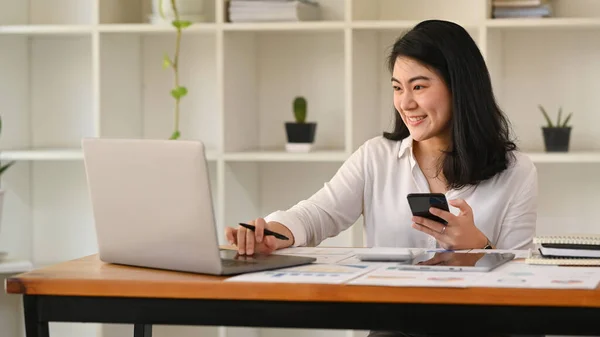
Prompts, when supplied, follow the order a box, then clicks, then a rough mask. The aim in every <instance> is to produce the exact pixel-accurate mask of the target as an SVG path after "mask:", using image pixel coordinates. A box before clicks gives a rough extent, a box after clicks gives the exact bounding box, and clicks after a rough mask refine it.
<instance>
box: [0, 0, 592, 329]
mask: <svg viewBox="0 0 600 337" xmlns="http://www.w3.org/2000/svg"><path fill="white" fill-rule="evenodd" d="M204 1H205V2H206V6H205V7H206V9H207V21H206V22H203V23H199V24H194V25H193V26H192V27H190V28H189V29H187V30H186V31H185V32H184V38H183V44H182V55H181V67H182V70H181V74H182V78H181V82H182V84H184V85H186V86H187V87H188V89H189V95H188V96H187V97H185V98H184V99H183V101H182V124H181V129H182V135H183V138H184V139H201V140H203V141H204V142H205V143H206V146H207V147H208V149H209V152H208V159H209V166H210V172H211V179H212V181H211V183H212V190H213V192H214V195H213V197H214V201H215V209H216V214H217V220H218V227H219V233H220V238H219V239H220V240H221V242H222V243H225V242H224V240H223V235H222V233H223V228H224V226H225V225H234V224H236V223H237V222H239V221H240V220H249V219H252V218H255V217H258V216H263V215H265V214H267V213H269V212H271V211H273V210H276V209H285V208H287V207H289V206H291V205H293V204H294V203H295V202H297V201H299V200H300V199H302V198H306V197H309V196H310V195H311V194H312V193H314V192H315V191H316V190H317V189H318V188H320V187H321V186H323V183H324V182H325V181H327V180H328V179H329V178H331V176H332V175H333V174H334V173H335V172H336V170H337V169H338V168H339V166H340V165H341V163H342V162H343V161H344V160H345V159H346V158H348V156H349V155H350V154H351V153H352V152H353V151H354V150H355V149H356V148H358V146H360V145H361V144H362V142H363V141H365V140H366V139H368V138H371V137H374V136H376V135H380V134H381V133H382V132H383V131H387V130H389V127H390V126H391V123H390V122H391V118H392V101H391V98H392V92H391V87H390V83H389V77H390V75H389V74H388V73H387V70H386V69H385V58H386V56H387V54H386V53H387V52H388V51H389V49H388V48H389V47H390V46H391V44H392V43H393V41H394V40H395V38H396V37H398V36H399V35H400V34H401V33H402V32H403V31H404V30H406V29H408V28H410V27H412V26H414V25H415V24H416V23H418V22H419V21H420V20H423V19H426V18H441V19H449V20H452V21H455V22H458V23H460V24H462V25H463V26H464V27H465V28H466V29H467V30H468V31H469V33H470V34H471V35H472V36H473V38H474V39H475V41H476V42H477V43H478V45H479V46H480V49H481V50H482V52H483V54H484V56H485V58H486V61H487V63H488V66H489V68H490V72H491V74H492V79H493V84H494V89H495V92H496V95H497V98H498V100H499V103H500V105H501V107H502V108H503V109H504V110H505V112H506V113H507V114H508V116H509V117H510V119H511V122H512V124H513V127H514V130H515V132H516V135H517V136H518V139H519V146H520V147H521V149H522V150H523V151H525V152H526V153H527V154H528V155H530V157H531V158H532V159H533V160H534V162H535V163H536V165H537V166H538V170H539V179H540V180H539V182H540V206H539V207H540V210H539V222H538V225H539V227H538V233H540V234H550V233H563V232H568V231H591V232H600V228H599V226H600V225H599V224H597V223H594V222H593V221H590V219H594V218H595V217H596V216H595V214H594V213H593V210H594V209H595V206H596V204H597V202H598V201H600V199H599V198H598V197H597V193H596V191H597V190H598V189H599V188H600V179H598V178H596V176H597V172H598V170H599V169H600V133H598V131H597V125H600V114H598V106H599V105H600V101H599V99H598V92H600V82H598V80H597V79H598V77H599V76H600V63H598V59H600V1H597V0H553V2H554V4H555V17H553V18H544V19H492V18H490V15H489V10H490V1H487V0H453V1H448V0H420V1H415V0H320V1H319V2H320V3H321V4H322V13H323V20H321V21H318V22H299V23H296V22H281V23H229V22H225V21H224V18H225V12H226V5H225V3H224V1H221V0H204ZM567 4H568V6H567ZM0 8H1V10H0V49H1V50H2V53H0V74H2V76H0V102H2V105H1V106H0V114H2V118H3V122H4V128H3V134H2V136H1V138H0V160H1V161H6V160H16V161H17V164H16V165H15V166H13V168H11V169H10V171H8V173H7V174H6V175H5V176H4V177H3V181H2V186H3V188H5V189H6V190H7V195H6V199H5V205H4V214H3V219H2V227H1V228H2V229H1V232H0V251H8V252H9V254H10V256H11V258H13V259H19V260H22V261H28V262H30V263H32V266H42V265H46V264H51V263H56V262H60V261H64V260H67V259H72V258H77V257H80V256H83V255H87V254H92V253H95V252H96V241H95V232H94V226H93V220H92V214H91V205H90V202H89V197H88V194H87V187H86V182H85V172H84V170H83V162H82V154H81V149H80V140H81V138H82V137H138V138H162V139H165V138H168V136H169V135H170V133H171V131H172V129H171V127H172V126H171V124H172V121H171V120H172V107H173V102H172V99H171V97H170V96H169V90H170V88H171V85H172V72H171V71H170V70H164V69H162V67H161V60H162V56H163V54H164V52H169V53H172V51H173V48H174V44H173V41H174V31H173V29H172V28H171V27H170V26H168V25H151V24H148V23H147V19H146V18H147V16H148V14H149V13H150V10H151V1H150V0H127V1H122V0H29V1H16V0H0ZM296 95H304V96H305V97H306V98H307V100H308V109H309V110H308V119H309V120H310V121H316V122H318V127H317V136H316V144H315V145H316V150H315V151H314V152H311V153H306V154H294V153H287V152H285V150H284V145H285V132H284V127H283V123H284V122H285V121H289V120H292V111H291V102H292V100H293V98H294V97H295V96H296ZM538 103H541V104H543V105H544V106H545V107H546V108H547V109H548V110H549V111H550V112H552V113H555V112H556V111H557V109H558V106H561V105H562V106H563V107H564V109H565V111H573V112H574V116H573V118H572V123H573V125H574V129H573V134H572V138H571V151H570V152H569V153H545V152H544V151H543V143H542V136H541V130H540V127H541V126H542V124H543V122H544V120H543V118H542V116H541V114H540V113H539V111H538V110H537V104H538ZM362 240H363V237H362V227H361V221H360V220H359V221H358V223H357V224H356V225H355V226H353V227H352V228H351V229H350V230H348V231H346V232H344V233H342V234H341V235H340V236H339V237H336V238H331V239H328V240H327V241H326V243H325V244H327V245H361V244H362ZM5 267H6V265H5ZM1 268H2V265H0V269H1ZM11 268H12V267H11ZM7 272H8V273H9V274H11V273H17V272H20V268H14V270H12V269H11V270H7ZM21 310H22V308H21V304H20V301H19V300H17V299H15V297H14V296H13V297H11V296H6V295H3V296H0V326H2V327H3V329H4V327H7V328H6V330H3V336H4V333H5V332H6V331H7V333H8V335H6V336H7V337H16V336H23V330H22V323H19V320H18V319H17V320H15V317H16V318H20V317H21V315H22V313H21ZM51 333H52V336H55V337H72V336H86V337H87V336H90V337H91V336H94V337H117V336H122V335H129V334H130V333H132V329H131V327H130V326H118V325H96V324H52V325H51ZM283 333H285V334H286V335H293V336H298V337H300V336H315V335H323V336H325V335H327V336H348V337H350V336H356V337H358V336H362V335H364V334H365V332H348V331H321V330H316V331H305V330H298V329H291V330H281V329H231V328H218V327H185V328H184V327H181V328H180V327H158V328H157V329H156V330H155V336H170V335H178V336H196V335H199V334H206V335H207V336H219V337H225V336H263V337H265V336H280V335H281V334H283Z"/></svg>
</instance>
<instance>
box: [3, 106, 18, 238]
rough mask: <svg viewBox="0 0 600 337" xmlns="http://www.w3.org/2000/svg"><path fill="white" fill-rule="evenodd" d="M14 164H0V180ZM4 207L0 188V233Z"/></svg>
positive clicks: (12, 162)
mask: <svg viewBox="0 0 600 337" xmlns="http://www.w3.org/2000/svg"><path fill="white" fill-rule="evenodd" d="M1 133H2V117H0V134H1ZM14 163H15V162H14V161H11V162H8V163H6V164H2V163H0V180H1V178H2V175H3V174H4V173H5V172H6V170H8V168H9V167H11V166H12V165H13V164H14ZM3 207H4V190H3V189H2V186H0V231H2V226H1V225H2V209H3Z"/></svg>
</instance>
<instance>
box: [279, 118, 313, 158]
mask: <svg viewBox="0 0 600 337" xmlns="http://www.w3.org/2000/svg"><path fill="white" fill-rule="evenodd" d="M285 132H286V134H287V144H286V149H287V150H288V151H292V152H308V151H310V150H311V149H312V143H313V142H314V141H315V133H316V132H317V123H293V122H286V123H285Z"/></svg>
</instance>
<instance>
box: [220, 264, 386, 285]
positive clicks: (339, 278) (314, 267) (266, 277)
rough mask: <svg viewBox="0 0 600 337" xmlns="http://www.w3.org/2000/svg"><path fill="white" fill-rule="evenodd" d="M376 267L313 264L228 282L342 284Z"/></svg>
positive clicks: (241, 276) (253, 274)
mask: <svg viewBox="0 0 600 337" xmlns="http://www.w3.org/2000/svg"><path fill="white" fill-rule="evenodd" d="M374 268H376V265H373V264H368V263H362V264H321V263H313V264H308V265H303V266H297V267H289V268H282V269H276V270H266V271H261V272H256V273H248V274H242V275H237V276H233V277H230V278H228V279H226V280H225V281H226V282H275V283H327V284H341V283H346V282H347V281H348V280H350V279H353V278H355V277H358V276H360V275H362V274H364V273H366V272H369V271H370V270H372V269H374Z"/></svg>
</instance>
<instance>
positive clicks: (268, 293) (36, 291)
mask: <svg viewBox="0 0 600 337" xmlns="http://www.w3.org/2000/svg"><path fill="white" fill-rule="evenodd" d="M224 279H225V277H219V276H208V275H198V274H193V273H182V272H173V271H166V270H156V269H148V268H137V267H128V266H121V265H113V264H108V263H104V262H102V261H100V260H99V258H98V256H97V255H91V256H87V257H83V258H80V259H76V260H72V261H67V262H64V263H59V264H56V265H52V266H48V267H45V268H40V269H36V270H33V271H30V272H26V273H23V274H19V275H15V276H13V277H10V278H8V279H7V280H6V282H5V283H6V284H5V287H6V292H7V293H10V294H28V295H62V296H116V297H153V298H189V299H225V300H271V301H313V302H370V303H424V304H425V303H427V304H470V305H524V306H526V305H531V306H575V307H600V288H597V289H595V290H552V289H518V288H515V289H511V288H466V289H464V288H463V289H456V288H430V287H423V288H420V287H385V286H357V285H332V284H285V283H281V284H273V283H247V282H240V283H238V282H223V280H224Z"/></svg>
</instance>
